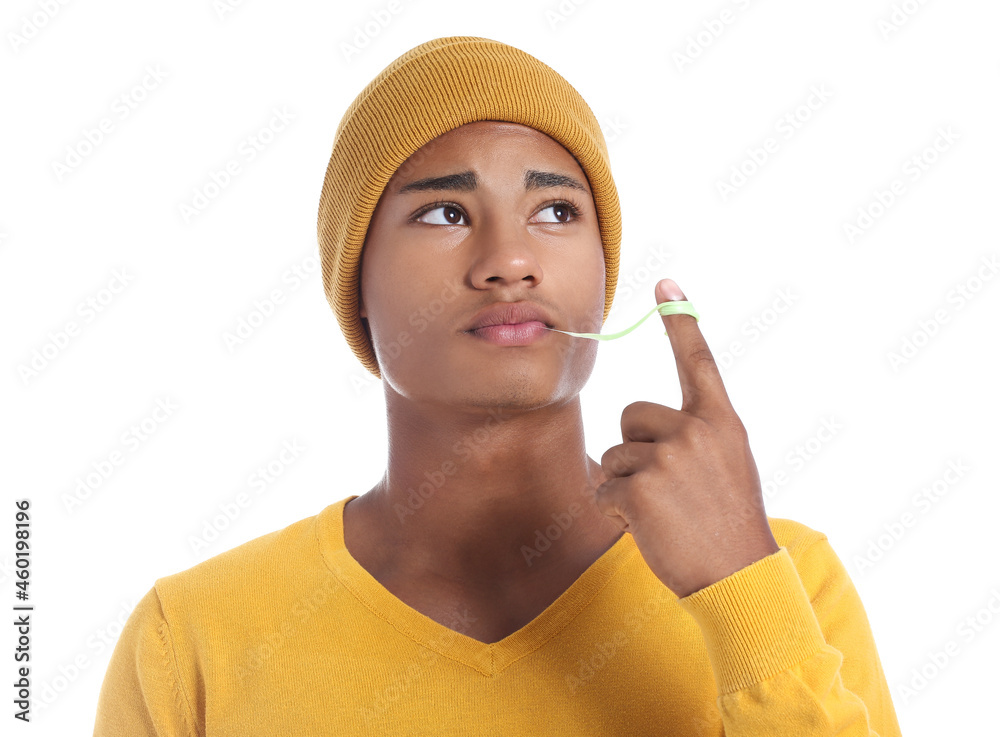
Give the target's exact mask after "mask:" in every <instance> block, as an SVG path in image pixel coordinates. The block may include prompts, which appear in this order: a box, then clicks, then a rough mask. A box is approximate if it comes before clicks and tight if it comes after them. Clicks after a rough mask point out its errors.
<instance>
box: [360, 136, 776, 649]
mask: <svg viewBox="0 0 1000 737" xmlns="http://www.w3.org/2000/svg"><path fill="white" fill-rule="evenodd" d="M531 171H540V172H550V173H552V174H556V175H559V176H562V177H571V178H572V179H574V180H576V181H577V182H578V183H579V185H580V189H576V188H574V187H572V186H568V185H567V184H565V183H563V184H560V186H557V187H540V188H526V187H525V173H526V172H531ZM461 172H474V173H475V175H476V177H477V180H478V186H477V187H476V188H475V189H474V190H468V189H461V188H458V189H456V188H455V187H454V186H449V188H448V189H443V190H442V189H439V190H435V191H408V192H401V191H400V189H401V188H404V187H406V186H407V185H408V184H412V183H414V182H416V181H419V180H423V179H426V178H428V177H441V176H444V175H451V174H458V173H461ZM557 178H558V177H557ZM551 181H552V177H548V178H547V179H543V182H547V183H551ZM450 184H451V185H454V182H452V183H450ZM440 200H445V201H447V202H448V203H449V204H447V205H444V206H442V205H441V204H440V203H439V201H440ZM566 202H571V203H572V204H573V205H574V206H575V207H577V208H578V210H579V214H578V215H576V216H574V215H573V214H572V213H571V212H569V211H568V209H567V208H566V207H565V203H566ZM553 205H555V206H554V207H553ZM361 292H362V294H361V300H360V314H361V316H362V317H363V318H365V319H366V321H367V329H368V330H369V334H370V336H371V338H372V342H373V345H374V346H375V351H376V355H377V356H378V359H379V365H380V370H381V373H382V378H383V385H384V388H385V396H386V407H387V416H388V421H389V422H388V424H389V462H388V468H387V470H386V473H385V475H384V476H383V478H382V480H381V481H380V482H379V483H378V484H376V485H375V486H374V487H373V488H372V489H371V490H370V491H369V492H368V493H366V494H364V495H362V496H361V497H359V498H358V499H355V500H353V501H351V502H349V503H348V504H347V506H346V507H345V509H344V536H345V542H346V544H347V548H348V551H349V552H350V553H351V555H352V556H353V557H354V558H355V559H356V560H357V561H358V562H359V563H360V564H361V565H362V566H363V567H364V568H365V569H366V570H367V571H368V572H369V573H371V575H372V576H373V577H374V578H375V579H376V580H378V581H379V582H380V583H381V584H382V585H383V586H385V588H386V589H388V590H389V591H390V592H391V593H393V594H394V595H396V596H397V598H399V599H400V600H402V601H403V602H404V603H406V604H408V605H409V606H411V607H412V608H414V609H416V610H417V611H420V612H422V613H424V614H426V615H427V616H429V617H430V618H432V619H434V620H435V621H438V622H440V623H442V624H445V626H450V627H452V628H453V629H458V630H459V631H462V632H464V633H465V634H467V635H468V636H470V637H473V638H475V639H478V640H480V641H482V642H496V641H498V640H500V639H503V638H504V637H506V636H508V635H510V634H511V633H513V632H515V631H517V630H518V629H520V628H521V627H523V626H524V625H525V624H527V623H528V622H530V621H531V620H532V619H534V618H535V617H536V616H538V615H539V614H540V613H541V612H542V611H543V610H544V609H545V608H546V607H548V606H549V605H550V604H551V603H552V602H553V601H554V600H555V599H556V598H558V596H559V595H560V594H562V593H563V592H564V591H565V590H566V589H567V588H568V587H569V586H570V585H571V584H572V583H573V582H574V581H575V580H576V579H577V578H578V577H579V576H580V574H582V573H583V572H584V571H585V570H586V569H587V568H588V567H589V566H590V565H591V564H593V562H594V561H595V560H596V559H597V558H598V557H600V556H601V555H602V554H603V553H604V552H606V551H607V549H608V548H610V547H611V545H613V544H614V543H615V542H616V541H617V540H618V539H619V538H620V537H621V535H622V533H623V532H629V533H630V534H631V535H632V536H633V538H634V540H635V543H636V546H637V547H638V548H639V551H640V552H641V554H642V556H643V558H644V560H645V561H646V563H647V565H648V566H649V568H650V570H651V571H652V572H653V573H654V574H655V575H656V576H657V578H659V579H660V581H661V582H663V584H664V585H665V586H667V587H668V588H670V589H671V590H672V591H673V592H674V593H675V594H676V595H677V596H678V597H684V596H689V595H691V594H693V593H695V592H697V591H700V590H701V589H703V588H706V587H708V586H711V585H712V584H713V583H716V582H718V581H720V580H722V579H723V578H725V577H727V576H729V575H731V574H733V573H735V572H736V571H739V570H740V569H742V568H744V567H746V566H748V565H751V564H752V563H754V562H756V561H758V560H760V559H762V558H764V557H766V556H769V555H772V554H774V553H775V552H777V551H778V550H779V547H778V545H777V543H776V541H775V539H774V537H773V535H772V534H771V530H770V526H769V524H768V520H767V516H766V514H765V512H764V507H763V497H762V493H761V487H760V478H759V475H758V473H757V468H756V464H755V462H754V460H753V457H752V454H751V452H750V446H749V441H748V438H747V434H746V431H745V429H744V427H743V425H742V422H741V421H740V419H739V417H738V416H737V415H736V412H735V410H734V409H733V407H732V404H731V403H730V401H729V397H728V395H727V393H726V390H725V387H724V386H723V384H722V379H721V376H720V374H719V370H718V366H717V365H716V363H715V360H714V358H713V357H712V353H711V351H710V350H709V347H708V345H707V343H706V341H705V338H704V336H703V335H702V333H701V330H700V328H699V327H698V325H697V322H696V321H695V319H694V318H693V317H692V316H690V315H685V314H678V315H661V319H662V321H663V324H664V326H665V328H666V334H667V336H668V338H669V341H670V346H671V349H672V350H673V353H674V358H675V362H676V365H677V372H678V378H679V380H680V385H681V389H682V393H683V403H682V406H681V407H680V409H673V408H670V407H667V406H664V405H661V404H657V403H655V402H648V401H639V402H633V403H632V404H629V405H628V406H627V407H625V409H624V411H623V413H622V418H621V431H622V443H621V444H620V445H616V446H614V447H613V448H610V449H609V450H608V451H607V452H605V453H604V455H603V456H602V457H601V461H600V463H597V462H595V461H594V460H593V459H591V458H590V457H589V456H587V454H586V451H585V444H584V433H583V423H582V417H581V411H580V401H579V392H580V390H581V389H582V388H583V386H584V384H585V383H586V381H587V379H588V378H589V376H590V374H591V372H592V370H593V367H594V363H595V360H596V356H597V344H596V342H594V341H590V340H583V339H578V338H573V337H571V336H566V335H563V334H562V333H556V332H548V333H546V335H545V336H544V337H543V339H541V340H539V341H537V342H535V343H533V344H531V345H527V346H497V345H493V344H490V343H486V342H484V341H481V340H480V339H478V338H475V337H473V336H470V335H468V334H467V333H466V332H465V330H466V328H467V327H469V323H470V322H471V320H472V318H473V316H474V315H475V313H476V312H478V311H479V310H480V309H482V308H483V307H485V306H487V305H490V304H493V303H495V302H498V301H508V302H513V301H521V300H526V301H528V302H531V303H534V304H536V305H539V306H542V307H544V308H546V309H547V310H548V313H549V315H550V316H551V322H552V323H553V325H554V327H556V328H558V329H560V330H569V331H573V332H588V333H596V332H600V328H601V318H602V316H603V307H604V258H603V251H602V249H601V240H600V235H599V230H598V226H597V218H596V210H595V206H594V202H593V197H592V195H591V192H590V189H589V186H588V184H587V180H586V177H585V175H584V174H583V171H582V169H581V168H580V166H579V164H577V163H576V161H575V159H574V158H573V156H572V155H571V154H570V153H569V152H568V151H566V149H564V148H563V147H562V146H561V145H560V144H558V143H557V142H556V141H554V140H552V139H551V138H549V137H548V136H546V135H544V134H542V133H540V132H538V131H536V130H534V129H531V128H528V127H526V126H521V125H517V124H512V123H498V122H494V121H480V122H476V123H472V124H469V125H466V126H462V127H460V128H457V129H455V130H453V131H450V132H448V133H447V134H445V135H443V136H440V137H438V138H437V139H435V140H434V141H432V142H431V143H429V144H428V145H427V146H425V147H424V148H422V149H421V150H420V151H418V152H417V153H416V154H414V156H412V157H410V160H408V161H407V162H406V163H404V165H403V166H401V167H400V169H399V171H397V172H396V174H395V175H394V177H393V179H392V180H391V181H390V182H389V185H388V186H387V188H386V191H385V193H384V194H383V196H382V198H381V199H380V201H379V203H378V206H377V208H376V210H375V213H374V216H373V219H372V223H371V225H370V227H369V231H368V238H367V240H366V244H365V248H364V251H363V252H362V276H361ZM654 296H655V298H656V303H655V304H659V303H661V302H665V301H669V300H683V299H685V297H684V295H683V293H682V292H681V291H680V289H679V287H678V286H677V284H676V283H675V282H673V281H672V280H670V279H662V280H660V281H659V282H658V283H657V284H656V288H655V295H654ZM654 370H662V369H661V368H660V367H654ZM434 478H437V479H439V481H438V482H437V483H426V482H428V480H433V479H434ZM422 484H423V485H424V488H425V489H426V491H425V493H424V494H423V495H420V496H418V495H416V494H414V493H413V490H414V489H416V488H418V487H420V486H421V485H422ZM574 509H575V510H576V512H574V513H573V514H572V520H573V521H572V524H570V525H569V526H568V527H567V528H566V529H565V530H564V531H563V532H562V533H561V535H560V536H559V537H558V539H556V540H554V541H552V544H551V546H550V547H548V548H547V549H546V550H545V551H544V554H542V555H537V556H530V557H529V556H526V555H525V549H526V547H530V546H532V545H533V544H535V541H536V540H537V531H539V530H545V529H546V528H548V527H550V526H551V525H552V523H553V521H554V519H556V517H557V516H560V515H561V516H562V517H563V519H565V518H566V513H567V512H568V511H571V510H574ZM456 620H457V621H461V622H462V626H461V627H454V626H453V625H452V623H453V622H455V621H456Z"/></svg>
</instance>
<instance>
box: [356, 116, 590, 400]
mask: <svg viewBox="0 0 1000 737" xmlns="http://www.w3.org/2000/svg"><path fill="white" fill-rule="evenodd" d="M535 172H540V173H543V174H534V173H535ZM463 173H470V174H467V175H466V176H465V177H461V178H459V177H454V176H452V175H459V174H463ZM552 174H554V175H561V177H568V178H570V179H571V180H573V181H575V182H576V183H578V184H579V186H580V187H581V188H577V187H574V186H571V185H570V184H566V183H559V180H560V179H561V177H560V176H556V177H552V176H550V175H552ZM526 175H527V180H526ZM446 176H451V181H450V182H441V183H437V184H436V185H433V186H431V187H430V188H428V187H429V185H428V184H427V183H426V182H425V181H424V180H427V179H429V178H438V177H446ZM463 180H464V181H463ZM472 181H474V184H475V186H474V188H471V184H472ZM526 181H529V182H530V184H529V186H528V187H526V186H525V182H526ZM421 182H423V184H417V183H421ZM553 182H555V183H557V184H558V186H551V184H552V183H553ZM414 184H417V186H415V187H413V186H411V187H407V185H414ZM401 189H404V190H406V191H402V192H401V191H400V190H401ZM566 203H571V204H572V205H573V206H575V207H576V208H577V210H578V211H579V214H576V215H574V214H573V213H572V208H571V207H567V205H566ZM604 282H605V274H604V252H603V250H602V246H601V237H600V231H599V229H598V225H597V211H596V208H595V205H594V200H593V195H592V194H591V191H590V186H589V183H588V182H587V178H586V175H585V174H584V172H583V170H582V169H581V168H580V165H579V164H577V163H576V160H575V159H574V158H573V156H572V155H571V154H570V153H569V152H568V151H567V150H566V149H565V148H563V147H562V146H561V145H560V144H559V143H557V142H556V141H554V140H553V139H552V138H549V137H548V136H547V135H545V134H544V133H541V132H539V131H536V130H535V129H533V128H528V127H526V126H523V125H519V124H516V123H502V122H496V121H478V122H475V123H469V124H467V125H463V126H461V127H459V128H456V129H454V130H451V131H449V132H448V133H445V134H444V135H441V136H439V137H438V138H436V139H434V140H433V141H431V142H430V143H428V144H427V145H425V146H423V147H422V148H421V149H419V150H418V151H416V152H415V153H414V154H413V155H412V156H411V157H410V158H409V159H408V160H407V161H406V162H405V163H404V164H403V165H402V166H401V167H400V168H399V170H398V171H397V172H396V173H395V174H394V175H393V177H392V179H391V180H390V181H389V184H388V185H387V186H386V189H385V191H384V192H383V194H382V197H381V199H380V200H379V203H378V205H377V207H376V208H375V211H374V214H373V216H372V221H371V225H370V227H369V229H368V235H367V238H366V240H365V246H364V250H363V251H362V261H361V300H360V314H361V317H363V318H367V324H368V329H369V332H370V335H371V337H372V343H373V345H374V347H375V353H376V356H377V357H378V361H379V367H380V373H381V374H382V378H383V380H384V381H387V382H389V384H390V385H391V386H392V387H393V389H395V391H396V392H398V393H399V394H401V395H404V396H407V397H409V398H411V399H414V400H418V401H433V402H439V403H445V404H452V405H456V404H457V405H469V406H477V407H495V406H497V405H507V406H511V407H518V406H520V407H523V408H532V407H539V406H542V405H545V404H549V403H552V402H559V401H565V400H568V399H571V398H572V397H574V396H575V395H576V394H578V393H579V391H580V389H581V388H582V387H583V385H584V384H585V383H586V381H587V378H588V377H589V376H590V373H591V371H592V370H593V367H594V362H595V360H596V358H597V342H596V341H591V340H585V339H581V338H573V337H571V336H568V335H563V334H562V333H556V332H553V331H550V330H545V331H542V333H543V334H542V335H541V336H540V337H539V338H537V339H536V340H534V341H533V342H531V343H530V344H528V345H518V346H510V345H497V344H494V343H491V342H489V341H487V340H484V339H483V338H481V337H478V336H477V335H476V334H474V333H469V332H466V331H467V329H468V328H469V326H470V325H471V323H472V321H473V319H474V317H475V316H476V314H477V313H478V312H479V311H480V310H482V309H483V308H485V307H488V306H489V305H492V304H494V303H496V302H522V301H526V302H527V303H530V304H531V305H534V306H537V307H539V308H541V309H542V310H544V311H545V312H546V313H547V314H548V317H549V319H548V322H549V324H551V325H552V326H553V327H556V328H558V329H560V330H570V331H573V332H588V333H596V332H599V331H600V329H601V319H602V317H603V315H604Z"/></svg>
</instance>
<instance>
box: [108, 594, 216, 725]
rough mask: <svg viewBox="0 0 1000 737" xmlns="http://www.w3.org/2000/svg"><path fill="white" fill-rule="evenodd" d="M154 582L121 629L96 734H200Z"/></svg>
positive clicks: (110, 664) (112, 656)
mask: <svg viewBox="0 0 1000 737" xmlns="http://www.w3.org/2000/svg"><path fill="white" fill-rule="evenodd" d="M193 723H194V720H193V719H192V712H191V708H190V706H189V702H188V699H187V697H186V695H185V693H184V689H183V687H182V684H181V681H180V678H179V677H178V667H177V662H176V654H175V649H174V643H173V639H172V637H171V634H170V626H169V625H168V624H167V621H166V618H165V616H164V614H163V608H162V607H161V605H160V599H159V596H158V595H157V593H156V588H155V586H154V587H153V588H152V589H150V590H149V592H147V593H146V595H145V596H144V597H143V598H142V599H141V600H140V601H139V603H138V604H136V606H135V609H133V610H132V613H131V614H130V615H129V618H128V620H127V621H126V622H125V626H124V627H123V628H122V632H121V635H119V637H118V642H117V643H116V644H115V649H114V651H113V652H112V654H111V661H110V663H109V664H108V670H107V672H106V673H105V676H104V683H103V684H102V685H101V692H100V696H99V698H98V703H97V720H96V722H95V724H94V737H125V736H126V735H127V736H128V737H198V735H197V732H196V731H195V729H194V728H193V727H192V724H193Z"/></svg>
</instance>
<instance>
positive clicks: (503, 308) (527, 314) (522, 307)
mask: <svg viewBox="0 0 1000 737" xmlns="http://www.w3.org/2000/svg"><path fill="white" fill-rule="evenodd" d="M532 322H539V323H541V324H542V325H543V326H544V327H555V326H554V325H553V324H552V318H551V317H549V315H548V313H547V312H546V311H545V310H543V309H542V308H541V307H539V306H538V305H535V304H533V303H531V302H527V301H524V300H522V301H520V302H494V303H493V304H491V305H489V306H487V307H486V308H485V309H482V310H480V311H479V312H478V313H476V315H475V316H474V317H473V319H472V321H471V322H470V323H469V325H468V326H467V327H466V329H465V332H471V331H473V330H478V329H480V328H484V327H490V326H496V325H526V324H529V323H532Z"/></svg>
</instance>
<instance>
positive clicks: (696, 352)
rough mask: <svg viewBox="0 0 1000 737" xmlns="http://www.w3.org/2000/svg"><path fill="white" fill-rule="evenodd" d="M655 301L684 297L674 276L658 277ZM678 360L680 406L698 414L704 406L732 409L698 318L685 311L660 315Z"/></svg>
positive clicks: (667, 300)
mask: <svg viewBox="0 0 1000 737" xmlns="http://www.w3.org/2000/svg"><path fill="white" fill-rule="evenodd" d="M654 292H655V295H656V303H657V304H660V303H662V302H677V301H682V300H687V297H685V296H684V292H682V291H681V288H680V287H679V286H677V282H675V281H674V280H673V279H660V281H658V282H657V283H656V289H655V290H654ZM660 318H661V319H662V320H663V326H664V327H665V328H666V331H667V337H668V338H669V339H670V346H671V348H673V351H674V359H675V360H676V362H677V376H678V378H679V379H680V383H681V396H682V403H681V409H682V410H687V411H693V412H695V414H697V413H698V412H699V411H700V410H703V409H708V410H711V409H719V410H726V411H732V409H733V405H732V403H731V402H730V401H729V395H728V394H727V393H726V387H725V385H724V384H723V383H722V374H720V373H719V366H718V364H716V362H715V357H714V356H713V355H712V351H711V349H710V348H709V347H708V342H707V341H706V340H705V336H704V335H702V332H701V328H699V327H698V321H697V320H696V319H695V318H694V317H692V316H691V315H688V314H676V315H662V314H661V315H660Z"/></svg>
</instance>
